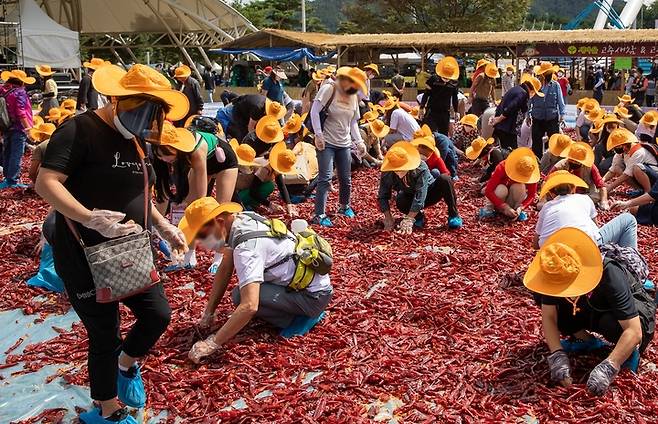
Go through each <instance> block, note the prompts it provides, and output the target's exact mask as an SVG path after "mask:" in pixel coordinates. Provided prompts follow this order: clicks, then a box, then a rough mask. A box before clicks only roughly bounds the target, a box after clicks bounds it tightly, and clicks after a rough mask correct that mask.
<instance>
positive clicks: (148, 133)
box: [113, 97, 165, 142]
mask: <svg viewBox="0 0 658 424" xmlns="http://www.w3.org/2000/svg"><path fill="white" fill-rule="evenodd" d="M114 115H115V118H113V120H114V122H115V123H116V121H117V120H118V121H119V123H120V127H121V128H123V129H124V130H126V131H127V132H129V133H130V134H132V135H131V137H130V138H132V137H138V138H140V139H142V140H146V141H150V140H153V141H155V142H159V141H160V134H161V132H162V125H163V123H164V115H165V114H164V110H163V107H162V105H161V104H160V103H158V102H156V101H151V100H148V99H145V98H142V97H127V98H124V99H120V100H118V101H117V103H116V105H115V107H114ZM117 128H118V127H117ZM120 132H121V134H122V135H123V136H124V137H126V136H127V134H124V132H123V131H121V130H120ZM126 138H127V137H126Z"/></svg>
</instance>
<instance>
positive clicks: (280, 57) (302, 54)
mask: <svg viewBox="0 0 658 424" xmlns="http://www.w3.org/2000/svg"><path fill="white" fill-rule="evenodd" d="M210 53H216V54H253V55H254V56H258V58H260V59H263V60H273V61H276V62H298V61H300V60H302V59H304V58H307V59H308V60H310V61H311V62H325V61H327V60H329V59H331V58H332V57H334V55H335V54H336V52H335V51H334V52H330V53H327V54H326V55H323V56H322V55H321V56H318V55H316V54H315V53H314V52H313V50H312V49H309V48H306V47H302V48H301V49H295V48H292V47H269V48H262V49H214V50H210Z"/></svg>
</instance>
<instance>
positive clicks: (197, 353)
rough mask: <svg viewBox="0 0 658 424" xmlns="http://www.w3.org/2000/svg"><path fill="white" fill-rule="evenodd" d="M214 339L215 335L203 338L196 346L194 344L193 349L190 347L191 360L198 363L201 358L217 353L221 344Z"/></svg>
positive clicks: (189, 355)
mask: <svg viewBox="0 0 658 424" xmlns="http://www.w3.org/2000/svg"><path fill="white" fill-rule="evenodd" d="M214 339H215V335H212V336H210V337H208V338H207V339H206V340H201V341H198V342H196V343H194V346H192V349H190V353H188V354H187V356H188V357H189V358H190V361H192V362H194V363H195V364H198V363H199V362H201V359H203V358H205V357H206V356H210V355H212V354H213V353H215V352H216V351H217V349H219V346H217V344H216V343H215V340H214Z"/></svg>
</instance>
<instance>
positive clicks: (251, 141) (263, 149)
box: [240, 131, 274, 157]
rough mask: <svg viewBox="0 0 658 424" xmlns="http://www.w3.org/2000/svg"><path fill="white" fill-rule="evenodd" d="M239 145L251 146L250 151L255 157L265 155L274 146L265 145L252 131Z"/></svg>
mask: <svg viewBox="0 0 658 424" xmlns="http://www.w3.org/2000/svg"><path fill="white" fill-rule="evenodd" d="M240 144H247V145H249V146H251V148H252V149H254V151H255V152H256V157H260V156H263V155H265V153H267V152H269V151H270V149H271V148H272V147H273V146H274V144H267V143H265V142H264V141H262V140H261V139H260V138H258V137H257V136H256V131H252V132H250V133H249V134H247V135H246V136H245V138H243V139H242V142H241V143H240Z"/></svg>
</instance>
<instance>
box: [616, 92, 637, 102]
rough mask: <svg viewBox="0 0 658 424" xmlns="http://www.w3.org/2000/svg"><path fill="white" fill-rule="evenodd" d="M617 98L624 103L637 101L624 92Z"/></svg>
mask: <svg viewBox="0 0 658 424" xmlns="http://www.w3.org/2000/svg"><path fill="white" fill-rule="evenodd" d="M617 99H618V100H619V101H620V102H622V103H633V102H634V101H635V99H634V98H633V97H631V96H629V95H628V94H624V95H623V96H621V97H617Z"/></svg>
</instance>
